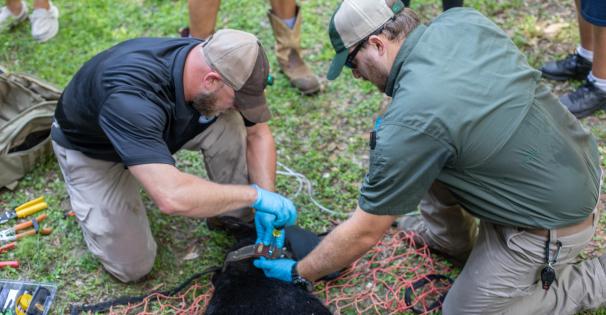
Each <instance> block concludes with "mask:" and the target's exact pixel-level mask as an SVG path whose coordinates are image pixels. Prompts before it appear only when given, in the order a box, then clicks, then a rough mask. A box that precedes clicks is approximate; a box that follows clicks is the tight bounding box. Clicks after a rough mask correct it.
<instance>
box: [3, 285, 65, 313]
mask: <svg viewBox="0 0 606 315" xmlns="http://www.w3.org/2000/svg"><path fill="white" fill-rule="evenodd" d="M56 292H57V287H56V286H55V285H53V284H48V283H35V282H26V281H13V280H0V314H2V315H9V314H11V315H12V314H16V315H47V314H49V309H50V307H51V304H52V302H53V299H54V298H55V293H56Z"/></svg>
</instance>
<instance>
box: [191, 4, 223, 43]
mask: <svg viewBox="0 0 606 315" xmlns="http://www.w3.org/2000/svg"><path fill="white" fill-rule="evenodd" d="M220 5H221V0H189V1H188V6H189V35H190V36H191V37H196V38H202V39H207V38H208V37H210V35H212V34H213V33H214V32H215V25H216V24H217V15H218V13H219V6H220Z"/></svg>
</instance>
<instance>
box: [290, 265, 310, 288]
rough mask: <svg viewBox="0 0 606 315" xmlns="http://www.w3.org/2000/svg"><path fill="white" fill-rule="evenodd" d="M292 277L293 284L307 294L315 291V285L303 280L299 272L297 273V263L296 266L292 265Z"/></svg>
mask: <svg viewBox="0 0 606 315" xmlns="http://www.w3.org/2000/svg"><path fill="white" fill-rule="evenodd" d="M290 275H291V277H292V283H293V284H294V285H296V286H297V287H298V288H300V289H303V290H305V291H307V292H311V291H313V289H314V285H313V283H311V281H309V280H307V279H305V278H303V277H302V276H301V275H300V274H299V273H298V272H297V263H295V264H294V265H292V269H291V270H290Z"/></svg>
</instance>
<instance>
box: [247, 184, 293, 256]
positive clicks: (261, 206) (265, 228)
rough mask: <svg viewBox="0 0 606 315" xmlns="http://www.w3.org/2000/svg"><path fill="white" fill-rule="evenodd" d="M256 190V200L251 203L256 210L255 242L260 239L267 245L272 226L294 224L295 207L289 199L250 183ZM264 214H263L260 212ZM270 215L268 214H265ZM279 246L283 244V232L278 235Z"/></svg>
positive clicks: (278, 226) (281, 226)
mask: <svg viewBox="0 0 606 315" xmlns="http://www.w3.org/2000/svg"><path fill="white" fill-rule="evenodd" d="M252 186H253V187H254V188H255V189H256V190H257V200H255V202H254V203H253V204H252V205H251V206H252V207H253V208H255V210H256V214H255V225H256V228H257V242H259V241H261V242H263V243H264V244H265V245H269V243H270V241H271V239H272V238H273V236H272V231H273V228H274V227H275V228H280V229H282V228H284V226H287V225H293V224H295V221H296V220H297V208H295V205H294V204H293V203H292V201H290V199H288V198H285V197H282V196H280V195H279V194H276V193H273V192H271V191H267V190H265V189H263V188H261V187H259V186H257V185H252ZM262 213H264V214H266V215H265V216H263V215H260V214H262ZM267 215H270V216H267ZM280 238H281V240H278V242H281V244H277V245H280V248H281V247H282V246H284V239H283V238H284V233H282V237H280Z"/></svg>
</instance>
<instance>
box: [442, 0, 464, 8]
mask: <svg viewBox="0 0 606 315" xmlns="http://www.w3.org/2000/svg"><path fill="white" fill-rule="evenodd" d="M462 6H463V0H442V10H443V11H446V10H448V9H451V8H456V7H462Z"/></svg>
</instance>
